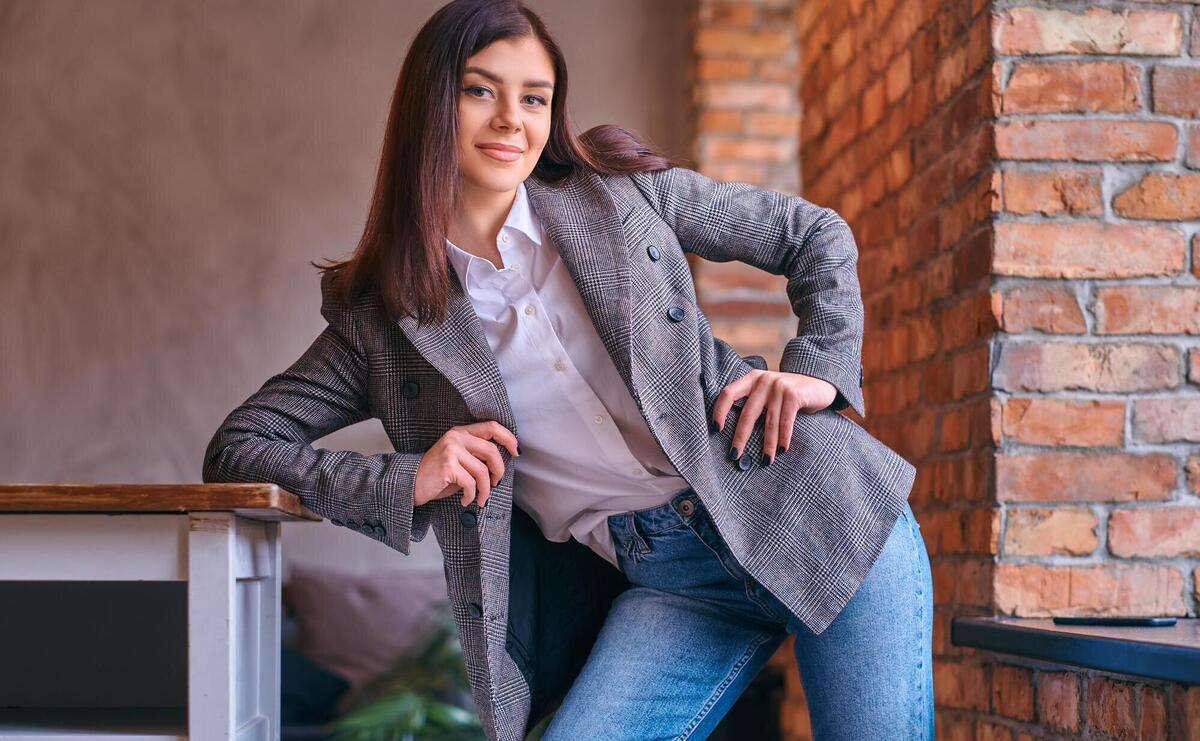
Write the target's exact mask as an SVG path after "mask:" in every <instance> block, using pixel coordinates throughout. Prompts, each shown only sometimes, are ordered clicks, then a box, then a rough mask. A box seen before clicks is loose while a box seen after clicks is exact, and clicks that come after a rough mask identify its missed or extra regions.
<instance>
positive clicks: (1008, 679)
mask: <svg viewBox="0 0 1200 741" xmlns="http://www.w3.org/2000/svg"><path fill="white" fill-rule="evenodd" d="M992 710H993V712H995V713H997V714H999V715H1003V716H1004V717H1006V718H1015V719H1016V720H1024V721H1031V720H1033V670H1031V669H1026V668H1025V667H1023V666H1008V665H1006V664H997V665H995V666H994V667H992Z"/></svg>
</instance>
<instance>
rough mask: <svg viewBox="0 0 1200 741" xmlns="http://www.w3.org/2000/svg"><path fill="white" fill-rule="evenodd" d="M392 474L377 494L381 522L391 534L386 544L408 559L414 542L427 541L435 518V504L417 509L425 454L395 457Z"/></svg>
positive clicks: (391, 468)
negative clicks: (432, 519) (418, 474)
mask: <svg viewBox="0 0 1200 741" xmlns="http://www.w3.org/2000/svg"><path fill="white" fill-rule="evenodd" d="M390 456H391V458H392V460H391V461H390V462H389V465H388V470H387V472H386V473H385V474H384V475H383V477H382V478H381V479H380V484H381V485H380V487H379V488H378V489H377V490H376V491H377V494H378V496H379V500H378V502H377V506H378V509H379V513H380V517H379V519H380V520H382V521H383V522H386V523H387V524H388V526H389V527H388V528H387V534H386V535H385V536H383V537H382V538H377V539H378V540H382V541H383V542H384V543H386V544H387V545H389V546H391V547H392V548H395V549H396V550H398V551H400V552H401V553H403V554H405V555H408V552H409V547H410V541H411V542H420V541H421V540H423V539H424V538H425V534H426V531H427V530H428V529H429V522H430V519H431V518H432V516H433V506H434V502H426V503H425V504H422V505H421V506H419V507H417V506H414V505H413V502H414V498H415V495H416V482H417V468H418V467H419V466H420V464H421V457H422V454H421V453H399V452H397V453H391V454H390Z"/></svg>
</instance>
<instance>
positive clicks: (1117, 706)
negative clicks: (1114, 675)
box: [1087, 676, 1137, 740]
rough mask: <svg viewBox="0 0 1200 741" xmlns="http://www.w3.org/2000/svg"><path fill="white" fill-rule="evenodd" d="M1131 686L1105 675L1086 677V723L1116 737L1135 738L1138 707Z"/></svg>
mask: <svg viewBox="0 0 1200 741" xmlns="http://www.w3.org/2000/svg"><path fill="white" fill-rule="evenodd" d="M1133 690H1134V686H1133V685H1132V684H1130V683H1128V682H1120V681H1117V680H1115V679H1109V678H1107V677H1100V676H1092V677H1089V678H1088V688H1087V696H1088V705H1087V720H1088V726H1089V727H1091V728H1092V729H1093V730H1096V731H1099V732H1100V733H1103V734H1106V736H1112V737H1115V738H1119V739H1131V740H1132V739H1135V738H1136V737H1137V708H1136V707H1135V706H1134V694H1133Z"/></svg>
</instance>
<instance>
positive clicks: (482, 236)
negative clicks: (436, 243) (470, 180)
mask: <svg viewBox="0 0 1200 741" xmlns="http://www.w3.org/2000/svg"><path fill="white" fill-rule="evenodd" d="M516 196H517V191H516V190H515V189H514V190H511V191H508V192H497V191H494V190H487V189H485V188H478V187H475V186H470V185H465V186H463V189H462V195H461V200H460V202H459V205H458V208H457V209H456V212H455V215H454V217H453V218H452V219H451V220H450V228H449V230H448V233H447V235H446V238H447V239H449V240H450V241H451V242H453V243H454V245H455V246H456V247H458V248H459V249H461V250H462V251H464V252H469V253H470V254H472V255H477V256H479V257H483V258H486V259H489V260H492V262H494V263H496V262H498V261H499V260H498V257H499V254H498V251H497V249H496V236H497V235H498V234H499V233H500V228H501V227H502V226H504V220H505V219H506V218H508V212H509V211H511V210H512V206H513V202H514V200H515V199H516ZM493 258H496V259H493ZM497 267H499V266H497Z"/></svg>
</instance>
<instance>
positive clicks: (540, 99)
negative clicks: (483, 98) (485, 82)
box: [463, 85, 546, 105]
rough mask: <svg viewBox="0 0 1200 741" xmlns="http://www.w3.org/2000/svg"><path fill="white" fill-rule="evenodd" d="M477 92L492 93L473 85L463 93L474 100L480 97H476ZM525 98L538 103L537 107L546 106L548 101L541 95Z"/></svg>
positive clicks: (464, 89)
mask: <svg viewBox="0 0 1200 741" xmlns="http://www.w3.org/2000/svg"><path fill="white" fill-rule="evenodd" d="M476 91H481V92H485V93H490V92H492V91H491V90H488V89H487V88H485V87H481V86H479V85H471V86H469V87H465V88H463V92H465V93H467V94H469V95H470V96H471V97H473V98H477V97H479V96H477V95H475V92H476ZM525 98H526V99H527V100H535V101H537V105H546V99H545V98H543V97H541V96H540V95H526V96H525Z"/></svg>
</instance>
